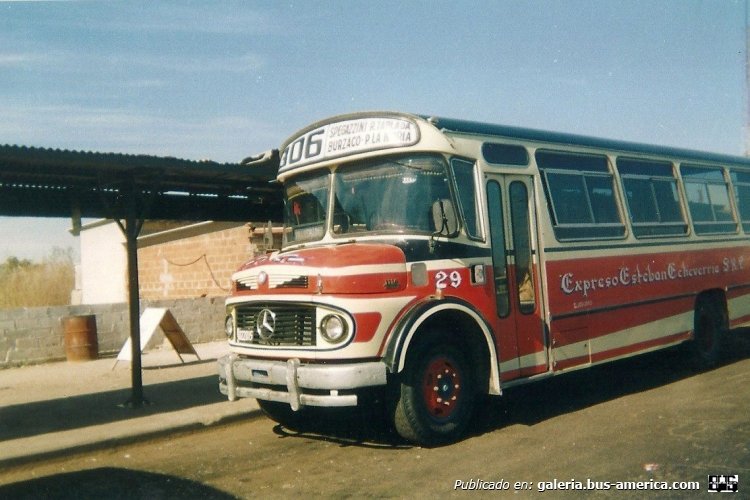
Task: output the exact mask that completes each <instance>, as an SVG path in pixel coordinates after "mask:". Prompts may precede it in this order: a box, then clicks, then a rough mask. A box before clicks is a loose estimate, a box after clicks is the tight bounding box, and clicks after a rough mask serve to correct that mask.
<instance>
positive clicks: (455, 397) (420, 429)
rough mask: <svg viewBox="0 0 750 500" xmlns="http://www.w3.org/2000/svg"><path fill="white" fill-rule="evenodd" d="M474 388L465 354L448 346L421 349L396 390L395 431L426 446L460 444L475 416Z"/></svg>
mask: <svg viewBox="0 0 750 500" xmlns="http://www.w3.org/2000/svg"><path fill="white" fill-rule="evenodd" d="M475 388H476V384H475V382H474V377H473V373H472V371H471V369H470V367H469V365H468V363H467V360H466V356H465V354H464V353H463V351H461V350H459V349H458V348H456V347H455V346H453V345H452V344H448V343H442V344H437V345H434V346H432V347H426V348H423V349H419V350H418V351H417V352H415V355H413V356H411V357H410V360H409V362H408V363H407V366H406V368H405V371H404V373H403V376H402V377H401V379H400V380H399V381H397V386H396V387H395V391H394V397H395V398H396V402H395V408H394V411H393V423H394V426H395V428H396V431H397V432H398V433H399V435H401V437H403V438H405V439H407V440H408V441H411V442H413V443H416V444H420V445H426V446H431V445H438V444H445V443H450V442H454V441H456V440H458V439H459V438H460V437H461V436H462V435H463V433H464V431H465V430H466V426H467V424H468V423H469V421H470V419H471V416H472V414H473V410H474V401H475V397H476V389H475Z"/></svg>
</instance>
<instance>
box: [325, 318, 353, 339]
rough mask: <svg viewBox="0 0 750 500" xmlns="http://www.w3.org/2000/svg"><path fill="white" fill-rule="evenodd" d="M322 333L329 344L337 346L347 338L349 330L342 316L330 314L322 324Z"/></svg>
mask: <svg viewBox="0 0 750 500" xmlns="http://www.w3.org/2000/svg"><path fill="white" fill-rule="evenodd" d="M320 333H321V334H322V335H323V337H325V339H326V340H327V341H328V342H331V343H332V344H337V343H339V342H341V341H343V340H344V339H345V338H346V334H347V333H349V329H348V327H347V326H346V321H344V318H342V317H341V316H338V315H336V314H329V315H328V316H326V317H325V318H323V320H322V321H321V322H320Z"/></svg>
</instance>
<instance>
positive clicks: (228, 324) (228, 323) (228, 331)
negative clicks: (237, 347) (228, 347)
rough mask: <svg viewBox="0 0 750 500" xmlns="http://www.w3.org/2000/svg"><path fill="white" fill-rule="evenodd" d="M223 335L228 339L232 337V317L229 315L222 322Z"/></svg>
mask: <svg viewBox="0 0 750 500" xmlns="http://www.w3.org/2000/svg"><path fill="white" fill-rule="evenodd" d="M224 333H226V334H227V337H228V338H230V339H231V338H232V336H233V335H234V317H233V316H232V315H231V314H230V315H229V316H227V319H225V320H224Z"/></svg>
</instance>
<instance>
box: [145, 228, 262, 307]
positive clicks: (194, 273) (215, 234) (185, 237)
mask: <svg viewBox="0 0 750 500" xmlns="http://www.w3.org/2000/svg"><path fill="white" fill-rule="evenodd" d="M222 227H223V226H221V225H214V226H208V227H207V228H204V230H205V229H209V230H210V229H213V228H217V230H213V231H211V232H204V233H203V234H193V235H191V234H190V233H189V232H188V231H190V229H186V230H184V231H182V233H180V232H179V231H176V232H175V233H173V234H169V235H164V234H163V233H160V234H159V235H156V236H155V239H149V238H148V237H146V238H142V239H141V240H139V249H138V276H139V281H140V296H141V299H145V300H158V299H171V298H192V297H220V296H226V295H228V294H229V291H230V278H231V275H232V273H233V272H234V271H236V270H237V268H238V267H239V266H240V265H241V264H242V263H244V262H246V261H247V260H249V259H250V258H251V257H252V256H253V255H255V252H256V248H257V247H256V244H255V243H254V242H252V241H251V236H252V228H251V227H250V226H249V225H247V224H244V225H241V226H236V227H226V228H223V229H222ZM193 232H198V230H197V229H193ZM169 238H171V239H169ZM165 240H166V241H165Z"/></svg>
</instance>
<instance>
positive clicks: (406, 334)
mask: <svg viewBox="0 0 750 500" xmlns="http://www.w3.org/2000/svg"><path fill="white" fill-rule="evenodd" d="M446 311H450V312H453V313H458V314H463V315H464V316H466V317H468V318H469V319H471V320H472V321H473V322H474V323H475V324H476V326H477V328H478V329H479V331H481V333H482V337H483V338H484V341H485V347H486V348H487V352H488V353H489V360H488V365H489V385H488V387H487V391H488V393H489V394H493V395H500V394H502V389H501V387H500V372H499V368H498V367H499V363H498V353H497V348H496V345H497V344H496V343H495V337H494V334H493V333H492V329H491V328H490V327H489V325H488V324H487V322H486V321H485V320H484V318H483V317H482V315H481V314H479V312H477V311H476V310H475V309H474V308H473V307H472V306H471V305H470V304H468V303H465V302H463V301H461V300H458V299H455V298H445V299H428V300H425V301H422V302H420V303H418V304H416V305H415V306H414V307H413V308H412V309H411V310H410V311H409V312H407V313H406V314H405V315H404V316H403V317H402V318H401V319H400V320H399V321H398V322H397V323H396V325H395V327H394V329H393V333H392V334H391V336H390V338H389V340H388V343H387V344H386V348H385V354H384V356H383V361H384V362H385V364H386V366H387V367H388V370H389V372H391V373H394V374H395V373H401V371H403V369H404V365H405V364H406V354H407V352H408V351H409V347H410V345H411V344H412V341H413V340H414V338H415V335H416V334H417V332H418V331H419V329H420V327H421V326H422V325H423V324H424V323H425V322H426V321H427V320H428V319H430V318H431V317H433V316H434V315H435V314H439V313H441V312H446Z"/></svg>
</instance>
